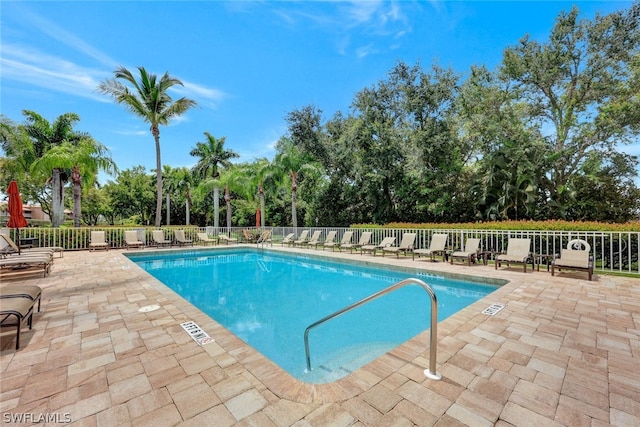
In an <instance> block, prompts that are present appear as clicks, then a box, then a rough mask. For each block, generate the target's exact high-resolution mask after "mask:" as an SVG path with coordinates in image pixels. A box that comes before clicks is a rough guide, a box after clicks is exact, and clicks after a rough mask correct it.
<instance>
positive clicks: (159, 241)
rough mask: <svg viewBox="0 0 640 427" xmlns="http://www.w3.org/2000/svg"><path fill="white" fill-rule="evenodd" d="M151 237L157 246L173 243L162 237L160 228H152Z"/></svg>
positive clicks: (162, 233) (162, 232)
mask: <svg viewBox="0 0 640 427" xmlns="http://www.w3.org/2000/svg"><path fill="white" fill-rule="evenodd" d="M151 238H152V239H153V243H154V244H155V245H156V247H158V248H159V247H160V246H171V245H172V244H173V242H172V241H171V240H168V239H165V238H164V231H162V230H153V231H152V232H151Z"/></svg>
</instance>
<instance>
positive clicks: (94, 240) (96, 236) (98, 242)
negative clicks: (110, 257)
mask: <svg viewBox="0 0 640 427" xmlns="http://www.w3.org/2000/svg"><path fill="white" fill-rule="evenodd" d="M96 249H105V250H107V251H108V250H109V243H108V242H107V241H106V239H105V236H104V231H92V232H91V241H90V242H89V250H91V251H94V250H96Z"/></svg>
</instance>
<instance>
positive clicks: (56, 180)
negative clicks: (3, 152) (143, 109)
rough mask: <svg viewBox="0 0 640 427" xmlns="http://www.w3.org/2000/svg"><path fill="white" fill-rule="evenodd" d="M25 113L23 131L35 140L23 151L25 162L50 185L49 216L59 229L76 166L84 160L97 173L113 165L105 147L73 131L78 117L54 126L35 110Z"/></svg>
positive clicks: (68, 115) (71, 115) (39, 180)
mask: <svg viewBox="0 0 640 427" xmlns="http://www.w3.org/2000/svg"><path fill="white" fill-rule="evenodd" d="M22 114H23V115H24V116H25V118H26V123H25V124H23V125H22V129H23V130H24V132H25V133H26V135H27V136H28V137H29V139H30V140H31V142H30V143H28V144H25V146H24V147H23V148H22V149H21V154H20V155H21V156H22V159H23V160H22V163H23V164H24V165H25V166H26V165H27V164H28V165H29V172H30V174H31V176H32V178H34V179H35V182H36V183H37V184H39V185H41V186H42V187H44V186H45V184H46V183H50V185H51V205H50V206H51V208H50V212H49V214H50V216H51V222H52V225H53V227H59V226H60V224H61V223H62V221H63V219H64V184H65V183H66V182H67V180H68V179H69V178H70V176H71V172H72V169H73V167H74V165H76V164H78V162H79V161H81V160H82V161H87V162H88V165H87V169H86V170H87V171H91V172H94V171H96V173H97V170H98V169H103V168H104V170H110V169H111V168H112V166H113V164H112V162H111V160H110V158H109V157H108V155H107V151H106V149H105V148H104V146H102V145H101V144H100V143H98V142H97V141H94V140H93V139H92V138H91V136H90V135H88V134H86V133H84V132H78V131H75V130H74V129H73V126H74V124H75V123H76V122H78V121H79V120H80V117H79V116H78V115H77V114H75V113H66V114H63V115H61V116H59V117H58V118H57V119H56V120H55V121H54V122H53V123H49V122H48V121H47V120H46V119H45V118H43V117H42V116H41V115H39V114H38V113H36V112H34V111H28V110H25V111H23V112H22ZM94 175H95V174H94ZM87 178H89V177H87ZM94 178H95V176H93V177H91V179H94ZM78 203H79V200H78ZM78 221H79V219H78Z"/></svg>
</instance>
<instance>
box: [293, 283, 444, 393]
mask: <svg viewBox="0 0 640 427" xmlns="http://www.w3.org/2000/svg"><path fill="white" fill-rule="evenodd" d="M407 285H419V286H420V287H422V289H424V290H425V291H427V293H428V294H429V297H430V299H431V325H430V329H429V367H428V368H427V369H425V370H424V374H425V375H426V376H427V378H430V379H432V380H435V381H439V380H440V379H442V375H440V374H439V373H438V372H437V371H436V354H437V345H438V343H437V342H438V330H437V328H438V299H437V298H436V294H435V292H434V291H433V289H431V286H429V285H427V284H426V283H425V282H424V281H422V280H420V279H415V278H408V279H404V280H401V281H399V282H397V283H395V284H393V285H391V286H389V287H388V288H385V289H383V290H381V291H378V292H376V293H375V294H372V295H369V296H368V297H366V298H363V299H361V300H360V301H358V302H355V303H353V304H351V305H349V306H347V307H344V308H343V309H341V310H338V311H336V312H335V313H332V314H330V315H328V316H326V317H323V318H322V319H320V320H318V321H316V322H314V323H312V324H311V325H309V326H307V328H306V329H305V330H304V350H305V356H306V360H307V372H310V371H311V352H310V350H309V332H310V331H311V329H313V328H315V327H316V326H320V325H321V324H323V323H325V322H328V321H329V320H331V319H334V318H336V317H338V316H340V315H342V314H344V313H346V312H348V311H351V310H353V309H354V308H357V307H360V306H361V305H364V304H366V303H368V302H369V301H373V300H374V299H377V298H380V297H381V296H384V295H386V294H388V293H391V292H393V291H395V290H396V289H400V288H402V287H404V286H407Z"/></svg>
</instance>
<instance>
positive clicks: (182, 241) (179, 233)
mask: <svg viewBox="0 0 640 427" xmlns="http://www.w3.org/2000/svg"><path fill="white" fill-rule="evenodd" d="M173 237H174V238H175V240H176V243H177V244H178V246H184V245H192V246H193V240H191V239H187V238H186V237H185V235H184V230H175V231H174V232H173Z"/></svg>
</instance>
